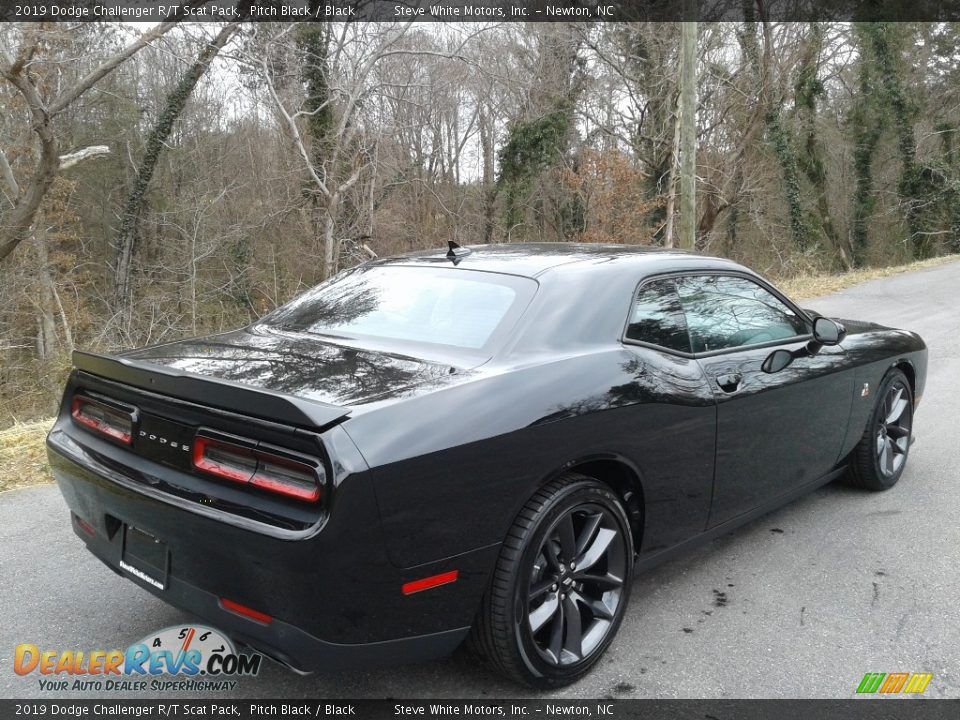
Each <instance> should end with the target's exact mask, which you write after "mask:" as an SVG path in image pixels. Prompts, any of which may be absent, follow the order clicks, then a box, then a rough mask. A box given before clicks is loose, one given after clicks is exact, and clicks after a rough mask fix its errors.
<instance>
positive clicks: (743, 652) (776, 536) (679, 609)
mask: <svg viewBox="0 0 960 720" xmlns="http://www.w3.org/2000/svg"><path fill="white" fill-rule="evenodd" d="M958 295H960V263H951V264H948V265H943V266H940V267H936V268H932V269H928V270H923V271H919V272H914V273H909V274H903V275H897V276H893V277H889V278H884V279H881V280H876V281H872V282H869V283H866V284H864V285H860V286H858V287H855V288H852V289H848V290H845V291H842V292H840V293H837V294H835V295H831V296H827V297H823V298H820V299H817V300H811V301H807V302H806V303H804V305H806V306H808V307H812V308H814V309H816V310H818V311H820V312H822V313H824V314H827V315H832V316H839V317H848V318H857V319H863V320H874V321H878V322H882V323H884V324H889V325H892V326H894V327H904V328H908V329H911V330H915V331H917V332H919V333H920V334H921V335H922V336H923V337H924V339H925V340H926V342H927V344H928V346H929V348H930V371H929V377H928V380H927V387H926V392H925V393H924V398H923V402H922V404H921V406H920V408H919V410H918V413H917V416H916V420H915V434H916V436H917V441H916V443H915V444H914V446H913V449H912V451H911V455H910V459H909V462H908V465H907V468H906V471H905V472H904V475H903V477H902V479H901V481H900V482H899V484H898V485H897V486H896V487H895V488H894V489H892V490H890V491H889V492H886V493H880V494H871V493H866V492H860V491H855V490H852V489H849V488H845V487H843V486H841V485H837V484H833V485H829V486H827V487H825V488H823V489H821V490H819V491H817V492H815V493H813V494H811V495H808V496H807V497H805V498H803V499H801V500H798V501H796V502H794V503H792V504H791V505H789V506H787V507H785V508H783V509H781V510H778V511H776V512H774V513H771V514H770V515H767V516H766V517H764V518H761V519H759V520H757V521H755V522H752V523H750V524H749V525H747V526H745V527H743V528H741V529H739V530H736V531H734V532H732V533H730V534H729V535H726V536H724V537H722V538H720V539H718V540H716V541H714V542H712V543H709V544H708V545H705V546H703V547H702V548H701V549H699V550H696V551H694V552H693V553H691V554H689V555H686V556H684V557H682V558H678V559H676V560H673V561H671V562H669V563H667V564H665V565H662V566H660V567H658V568H657V569H655V570H653V571H651V572H648V573H646V574H644V575H642V576H641V577H640V578H639V579H638V580H637V581H636V584H635V586H634V590H633V597H632V600H631V603H630V607H629V608H628V610H627V615H626V618H625V620H624V623H623V626H622V628H621V630H620V633H619V636H618V637H617V639H616V640H615V642H614V643H613V645H612V647H611V648H610V650H609V651H608V653H607V655H606V657H605V658H604V659H603V660H602V661H601V664H600V665H599V666H598V667H597V668H596V669H595V670H594V671H593V672H592V673H591V674H590V675H588V676H587V677H586V678H585V679H583V680H582V681H581V682H579V683H577V684H576V685H574V686H572V687H569V688H566V689H563V690H561V691H558V692H555V693H550V694H532V693H531V692H530V691H528V690H526V689H524V688H522V687H519V686H516V685H513V684H510V683H509V682H506V681H504V680H502V679H500V678H499V677H497V676H494V675H492V674H491V673H489V672H487V671H486V670H485V669H483V668H482V667H481V666H480V665H479V664H478V663H477V662H476V661H475V660H474V659H473V658H471V657H470V656H469V655H468V654H467V653H466V652H465V651H463V650H461V651H458V652H457V653H455V654H454V655H453V656H452V657H451V658H448V659H445V660H441V661H436V662H431V663H427V664H421V665H416V666H407V667H396V668H390V669H383V670H376V671H370V672H351V673H346V672H344V673H336V674H322V675H313V676H307V677H301V676H298V675H295V674H293V673H291V672H289V671H288V670H285V669H284V668H282V667H280V666H278V665H275V664H273V663H270V662H267V663H265V664H264V666H263V669H262V670H261V673H260V675H259V676H258V677H256V678H250V679H244V680H242V681H241V682H240V685H239V687H238V688H237V689H236V690H235V691H234V692H232V693H229V696H230V697H278V698H280V697H283V698H299V697H314V698H316V697H331V698H360V697H371V698H384V697H389V698H403V697H410V698H441V697H460V698H484V697H490V698H506V697H544V698H545V697H551V696H553V697H564V698H597V697H616V698H643V697H657V698H700V697H704V698H754V697H760V698H765V697H825V698H846V697H852V696H853V693H854V690H855V688H856V686H857V684H858V683H859V682H860V679H861V678H862V677H863V675H864V673H866V672H898V671H903V672H930V673H933V680H932V681H931V682H930V685H929V687H928V688H927V691H926V693H925V696H926V697H960V602H958V594H960V584H958V566H960V563H958V560H960V487H958V480H960V473H958V471H957V469H956V466H955V465H954V461H955V458H956V455H955V453H956V451H957V445H956V442H957V433H956V425H955V424H956V422H957V420H958V418H960V394H958V392H957V388H958V387H960V314H958V311H957V297H958ZM0 543H2V547H3V551H2V554H0V607H2V608H3V621H2V625H0V697H8V698H9V697H38V696H42V697H46V698H53V697H57V696H59V697H65V696H71V695H72V696H74V697H91V696H90V695H89V694H85V693H82V692H74V693H70V692H65V693H41V692H40V690H39V686H38V680H37V677H38V676H37V675H36V674H33V675H31V676H28V677H20V676H17V675H15V674H14V672H13V671H12V667H13V664H12V660H13V650H14V646H15V645H16V644H17V643H23V642H32V643H35V644H37V645H38V646H40V647H41V648H49V649H57V650H61V651H62V650H68V649H83V650H94V649H110V648H114V647H126V646H127V644H129V643H132V642H135V641H136V640H138V639H140V638H141V637H143V636H145V635H146V634H147V633H149V632H152V631H155V630H158V629H160V628H163V627H166V626H169V625H174V624H178V623H181V622H189V621H190V618H189V616H187V615H185V614H183V613H181V612H178V611H177V610H174V609H172V608H170V607H168V606H166V605H165V604H164V603H162V602H161V601H160V600H157V599H155V598H154V597H152V596H151V595H149V594H148V593H147V592H146V591H144V590H141V589H140V588H139V587H137V586H136V585H134V584H133V583H132V582H129V581H126V580H123V579H121V578H119V577H117V576H116V575H114V574H113V573H112V572H110V571H109V570H108V569H107V568H106V567H104V566H102V565H101V564H100V563H99V562H98V561H97V560H95V559H94V558H93V557H92V556H91V555H89V554H88V553H87V552H86V551H85V550H84V548H83V545H82V543H81V542H80V541H79V540H78V539H77V538H75V537H74V536H73V534H72V532H71V530H70V526H69V522H68V519H67V509H66V506H65V505H64V503H63V500H62V499H61V497H60V494H59V492H58V491H57V489H56V487H51V486H45V487H35V488H27V489H23V490H15V491H11V492H8V493H4V494H3V495H0ZM115 696H116V697H124V695H123V694H117V695H115ZM226 696H227V695H226V694H220V697H224V698H225V697H226ZM132 697H144V695H141V694H136V695H133V696H132ZM183 697H188V695H186V694H185V695H183ZM201 697H204V698H207V699H216V697H217V693H207V694H204V695H202V696H201Z"/></svg>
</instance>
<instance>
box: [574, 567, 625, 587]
mask: <svg viewBox="0 0 960 720" xmlns="http://www.w3.org/2000/svg"><path fill="white" fill-rule="evenodd" d="M573 579H574V580H576V581H577V582H580V583H583V584H584V585H585V586H588V587H590V588H593V589H596V590H598V591H601V592H603V591H606V590H616V589H617V588H619V587H623V579H622V578H619V577H617V576H616V575H614V574H613V573H610V572H608V573H607V574H606V575H591V574H590V573H579V572H578V573H575V574H574V576H573Z"/></svg>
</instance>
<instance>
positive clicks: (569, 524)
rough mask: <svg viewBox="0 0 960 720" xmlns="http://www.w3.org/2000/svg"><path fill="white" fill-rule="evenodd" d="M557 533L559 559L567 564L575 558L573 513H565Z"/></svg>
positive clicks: (575, 543)
mask: <svg viewBox="0 0 960 720" xmlns="http://www.w3.org/2000/svg"><path fill="white" fill-rule="evenodd" d="M557 531H558V532H559V534H560V559H561V560H562V561H563V562H566V563H569V562H570V561H571V560H573V559H574V558H576V557H577V536H576V534H575V533H574V531H573V513H567V515H566V516H565V517H564V518H563V520H561V521H560V526H559V527H558V528H557Z"/></svg>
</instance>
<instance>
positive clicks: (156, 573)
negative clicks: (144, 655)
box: [47, 243, 927, 687]
mask: <svg viewBox="0 0 960 720" xmlns="http://www.w3.org/2000/svg"><path fill="white" fill-rule="evenodd" d="M74 365H75V369H74V371H73V373H72V375H71V376H70V380H69V383H68V385H67V388H66V392H65V395H64V399H63V405H62V408H61V411H60V416H59V418H58V420H57V423H56V425H55V426H54V428H53V430H52V431H51V433H50V436H49V438H48V440H47V443H48V448H49V454H50V461H51V464H52V467H53V470H54V474H55V476H56V479H57V482H58V483H59V485H60V488H61V490H62V492H63V495H64V497H65V498H66V501H67V504H68V505H69V507H70V510H71V517H72V523H73V528H74V530H75V532H76V533H77V535H79V537H80V538H82V539H83V541H84V542H85V543H86V545H87V547H88V548H89V549H90V551H91V552H93V553H94V554H95V555H96V556H97V557H98V558H100V559H101V560H102V561H103V562H104V563H106V564H107V565H108V566H109V567H110V568H112V569H113V570H114V571H116V572H117V573H119V574H121V575H123V576H126V577H128V578H130V579H131V580H132V581H133V582H135V583H137V584H139V585H141V586H142V587H143V588H145V589H146V590H148V591H150V592H152V593H154V594H156V595H157V596H159V597H161V598H163V599H164V600H166V601H167V602H169V603H171V604H172V605H175V606H177V607H179V608H182V609H184V610H186V611H189V612H191V613H193V614H195V615H197V616H199V617H200V618H202V619H203V620H205V621H207V622H209V623H210V624H213V625H215V626H217V627H220V628H222V629H224V630H225V631H226V632H227V633H228V634H229V635H231V636H232V637H233V638H234V639H235V640H237V641H238V642H241V643H244V644H246V645H248V646H250V647H252V648H255V649H256V650H259V651H260V652H262V653H264V654H265V655H267V656H268V657H271V658H274V659H276V660H278V661H280V662H282V663H284V664H286V665H288V666H289V667H291V668H294V669H296V670H299V671H310V670H318V669H327V668H330V669H335V668H344V667H350V666H363V665H368V664H372V663H393V662H406V661H412V660H419V659H425V658H431V657H436V656H440V655H444V654H446V653H449V652H450V651H452V650H453V649H454V648H456V647H457V646H458V645H459V644H460V643H461V642H463V641H464V640H465V639H467V638H469V641H470V643H471V644H472V646H473V647H474V648H475V649H476V650H477V651H478V652H479V653H481V654H482V655H483V656H484V657H486V659H487V660H488V661H489V662H490V663H491V664H492V665H493V667H495V668H496V669H498V670H500V671H501V672H503V673H505V674H507V675H508V676H510V677H512V678H515V679H517V680H520V681H524V682H527V683H529V684H531V685H534V686H539V687H549V686H558V685H562V684H565V683H569V682H571V681H573V680H575V679H576V678H578V677H580V676H581V675H583V674H584V673H585V672H587V670H589V668H590V667H591V666H593V665H594V664H595V663H596V662H597V660H598V659H599V658H600V656H601V655H602V654H603V652H604V650H605V649H606V648H607V646H608V645H609V644H610V642H611V641H612V640H613V637H614V635H615V634H616V632H617V629H618V626H619V625H620V622H621V621H622V619H623V616H624V611H625V608H626V605H627V600H628V598H629V596H630V585H631V580H632V578H633V576H634V575H636V573H637V572H639V571H640V570H641V569H645V568H648V567H650V566H652V565H653V564H655V563H657V562H658V561H661V560H663V559H664V558H666V557H668V555H670V554H671V553H673V552H675V551H677V550H681V549H684V548H688V547H690V546H692V545H693V544H695V543H697V542H700V541H704V540H707V539H710V538H713V537H716V536H717V535H719V534H721V533H724V532H727V531H728V530H730V529H731V528H733V527H735V526H737V525H740V524H742V523H745V522H747V521H749V520H751V519H753V518H755V517H757V516H758V515H760V514H762V513H765V512H768V511H769V510H771V509H773V508H775V507H777V506H780V505H783V504H784V503H786V502H788V501H790V500H791V499H793V498H796V497H798V496H799V495H801V494H803V493H806V492H809V491H811V490H813V489H814V488H816V487H818V486H820V485H822V484H824V483H827V482H829V481H830V480H833V479H835V478H841V477H842V478H844V479H845V480H846V481H848V482H850V483H852V484H854V485H856V486H859V487H862V488H866V489H868V490H885V489H887V488H890V487H892V486H893V485H894V484H895V483H896V482H897V480H898V479H899V478H900V476H901V474H902V473H903V469H904V464H905V462H906V460H907V457H908V454H909V452H910V442H911V426H912V420H913V413H914V410H915V408H916V405H917V402H918V401H919V399H920V396H921V393H922V392H923V386H924V380H925V376H926V365H927V351H926V347H925V345H924V343H923V341H922V340H921V339H920V338H919V337H918V336H917V335H915V334H914V333H911V332H907V331H904V330H893V329H889V328H886V327H882V326H880V325H874V324H870V323H864V322H854V321H849V320H843V321H836V320H831V319H828V318H824V317H819V316H817V315H816V314H815V313H811V312H809V311H807V310H803V309H801V308H800V307H798V306H797V305H796V304H795V303H793V302H791V301H790V300H789V299H788V298H786V297H784V296H783V294H781V293H780V292H778V291H777V290H776V289H775V288H774V287H773V286H771V285H770V284H769V283H767V282H766V281H765V280H763V278H761V277H759V276H758V275H756V274H755V273H753V272H751V271H750V270H748V269H746V268H744V267H742V266H741V265H738V264H736V263H734V262H731V261H728V260H722V259H717V258H709V257H702V256H698V255H693V254H685V253H680V252H674V251H656V250H651V249H649V248H641V247H620V246H601V245H574V244H563V243H558V244H552V243H546V244H529V245H520V244H517V245H491V246H476V247H472V248H461V247H459V246H457V245H456V244H454V243H451V244H450V249H449V250H447V251H432V252H423V253H415V254H410V255H404V256H400V257H394V258H389V259H384V260H376V261H373V262H369V263H367V264H365V265H361V266H359V267H356V268H354V269H352V270H348V271H346V272H343V273H341V274H339V275H337V276H336V277H334V278H332V279H331V280H329V281H328V282H326V283H324V284H322V285H320V286H318V287H317V288H315V289H314V290H311V291H310V292H308V293H307V294H305V295H303V296H302V297H299V298H298V299H296V300H294V301H293V302H291V303H290V304H288V305H286V306H284V307H282V308H280V309H279V310H276V311H275V312H273V313H271V314H269V315H267V316H266V317H264V318H262V319H261V320H260V321H259V322H257V323H255V324H253V325H251V326H250V327H248V328H245V329H243V330H237V331H234V332H228V333H223V334H220V335H212V336H209V337H204V338H199V339H193V340H184V341H180V342H174V343H169V344H165V345H157V346H154V347H149V348H145V349H141V350H135V351H132V352H127V353H123V354H119V355H116V356H109V357H108V356H103V355H94V354H91V353H81V352H78V353H76V354H75V355H74Z"/></svg>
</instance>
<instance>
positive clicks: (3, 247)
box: [0, 22, 177, 262]
mask: <svg viewBox="0 0 960 720" xmlns="http://www.w3.org/2000/svg"><path fill="white" fill-rule="evenodd" d="M176 24H177V23H176V22H165V23H159V24H158V25H156V26H155V27H153V28H151V29H150V30H148V31H147V32H144V33H141V34H140V35H139V36H138V37H137V38H136V39H135V40H134V41H133V42H131V43H129V44H128V45H127V46H126V47H124V48H123V49H122V50H120V51H119V52H117V53H115V54H114V55H112V56H111V57H109V58H107V59H106V60H104V61H103V62H101V63H100V64H99V65H98V66H97V67H96V68H94V69H93V70H91V71H90V72H88V73H87V74H86V75H84V76H83V77H81V78H80V79H79V80H77V81H76V82H74V83H72V84H70V85H68V86H67V87H66V88H64V89H61V90H59V91H57V92H55V93H52V94H50V95H49V96H46V97H45V96H44V93H43V92H42V91H41V88H40V83H39V80H38V77H37V74H36V72H35V69H34V65H35V64H36V63H37V62H41V61H42V58H41V57H40V56H41V55H42V52H43V47H44V39H43V34H44V33H45V32H47V29H46V27H45V26H44V25H43V24H39V25H28V26H27V29H26V30H25V32H24V35H23V38H22V39H21V42H20V47H19V49H18V51H17V53H16V55H15V56H11V55H10V53H9V52H8V50H7V49H6V48H3V47H0V75H2V76H3V77H4V78H5V79H6V80H7V82H9V83H10V84H11V85H13V86H14V87H15V88H16V89H17V91H18V92H19V93H20V95H21V96H22V98H23V101H24V102H25V103H26V106H27V108H28V109H29V113H30V121H31V127H32V129H33V131H34V133H35V134H36V141H37V143H38V144H39V148H38V152H37V155H38V160H37V163H36V166H35V167H34V169H33V172H32V173H31V174H30V177H29V178H28V179H27V180H26V181H25V182H24V183H19V182H18V181H17V180H16V179H14V176H13V173H12V170H11V168H10V164H9V162H8V161H7V159H6V156H5V155H4V154H3V150H2V149H0V168H2V172H3V175H4V176H5V177H6V178H7V183H8V185H9V186H10V188H11V191H12V190H14V189H16V192H15V197H16V199H15V201H14V205H13V209H12V211H11V212H10V217H9V218H8V219H7V220H6V222H4V223H3V226H2V227H0V262H2V261H3V260H4V259H5V258H6V257H7V256H8V255H10V253H12V252H13V251H14V250H15V249H16V247H17V246H18V245H19V244H20V243H21V242H23V240H25V239H26V238H28V237H29V236H30V232H31V229H32V227H33V221H34V217H35V216H36V214H37V210H38V209H39V208H40V203H41V202H42V201H43V198H44V196H45V195H46V194H47V191H48V190H49V189H50V186H51V185H52V184H53V181H54V179H55V178H56V177H57V175H58V174H59V173H60V171H61V170H62V169H64V168H65V167H70V166H71V165H73V164H76V163H77V162H79V161H80V160H81V159H83V158H86V157H95V156H97V155H101V154H103V151H104V148H103V147H100V148H87V149H86V150H84V151H80V152H78V153H72V154H70V155H67V156H63V157H61V155H60V146H59V143H58V141H57V136H56V133H55V132H54V128H53V126H52V123H53V121H54V120H55V119H56V118H57V116H58V115H60V114H61V113H63V111H64V110H66V109H67V108H69V107H70V105H71V104H73V103H74V102H75V101H76V100H77V99H79V98H80V97H81V96H82V95H83V94H84V93H86V92H87V91H88V90H90V88H92V87H94V86H95V85H96V84H97V83H98V82H100V81H101V80H103V79H104V78H105V77H107V76H108V75H109V74H110V73H112V72H113V71H114V70H116V69H117V68H118V67H120V65H122V64H123V63H124V62H125V61H126V60H128V59H129V58H130V57H132V56H133V55H135V54H136V53H138V52H139V51H140V50H142V49H143V48H144V47H146V46H147V45H149V44H150V43H152V42H153V41H154V40H156V39H157V38H159V37H161V36H163V35H164V34H166V33H167V32H169V31H170V30H171V29H173V28H174V27H175V26H176Z"/></svg>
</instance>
